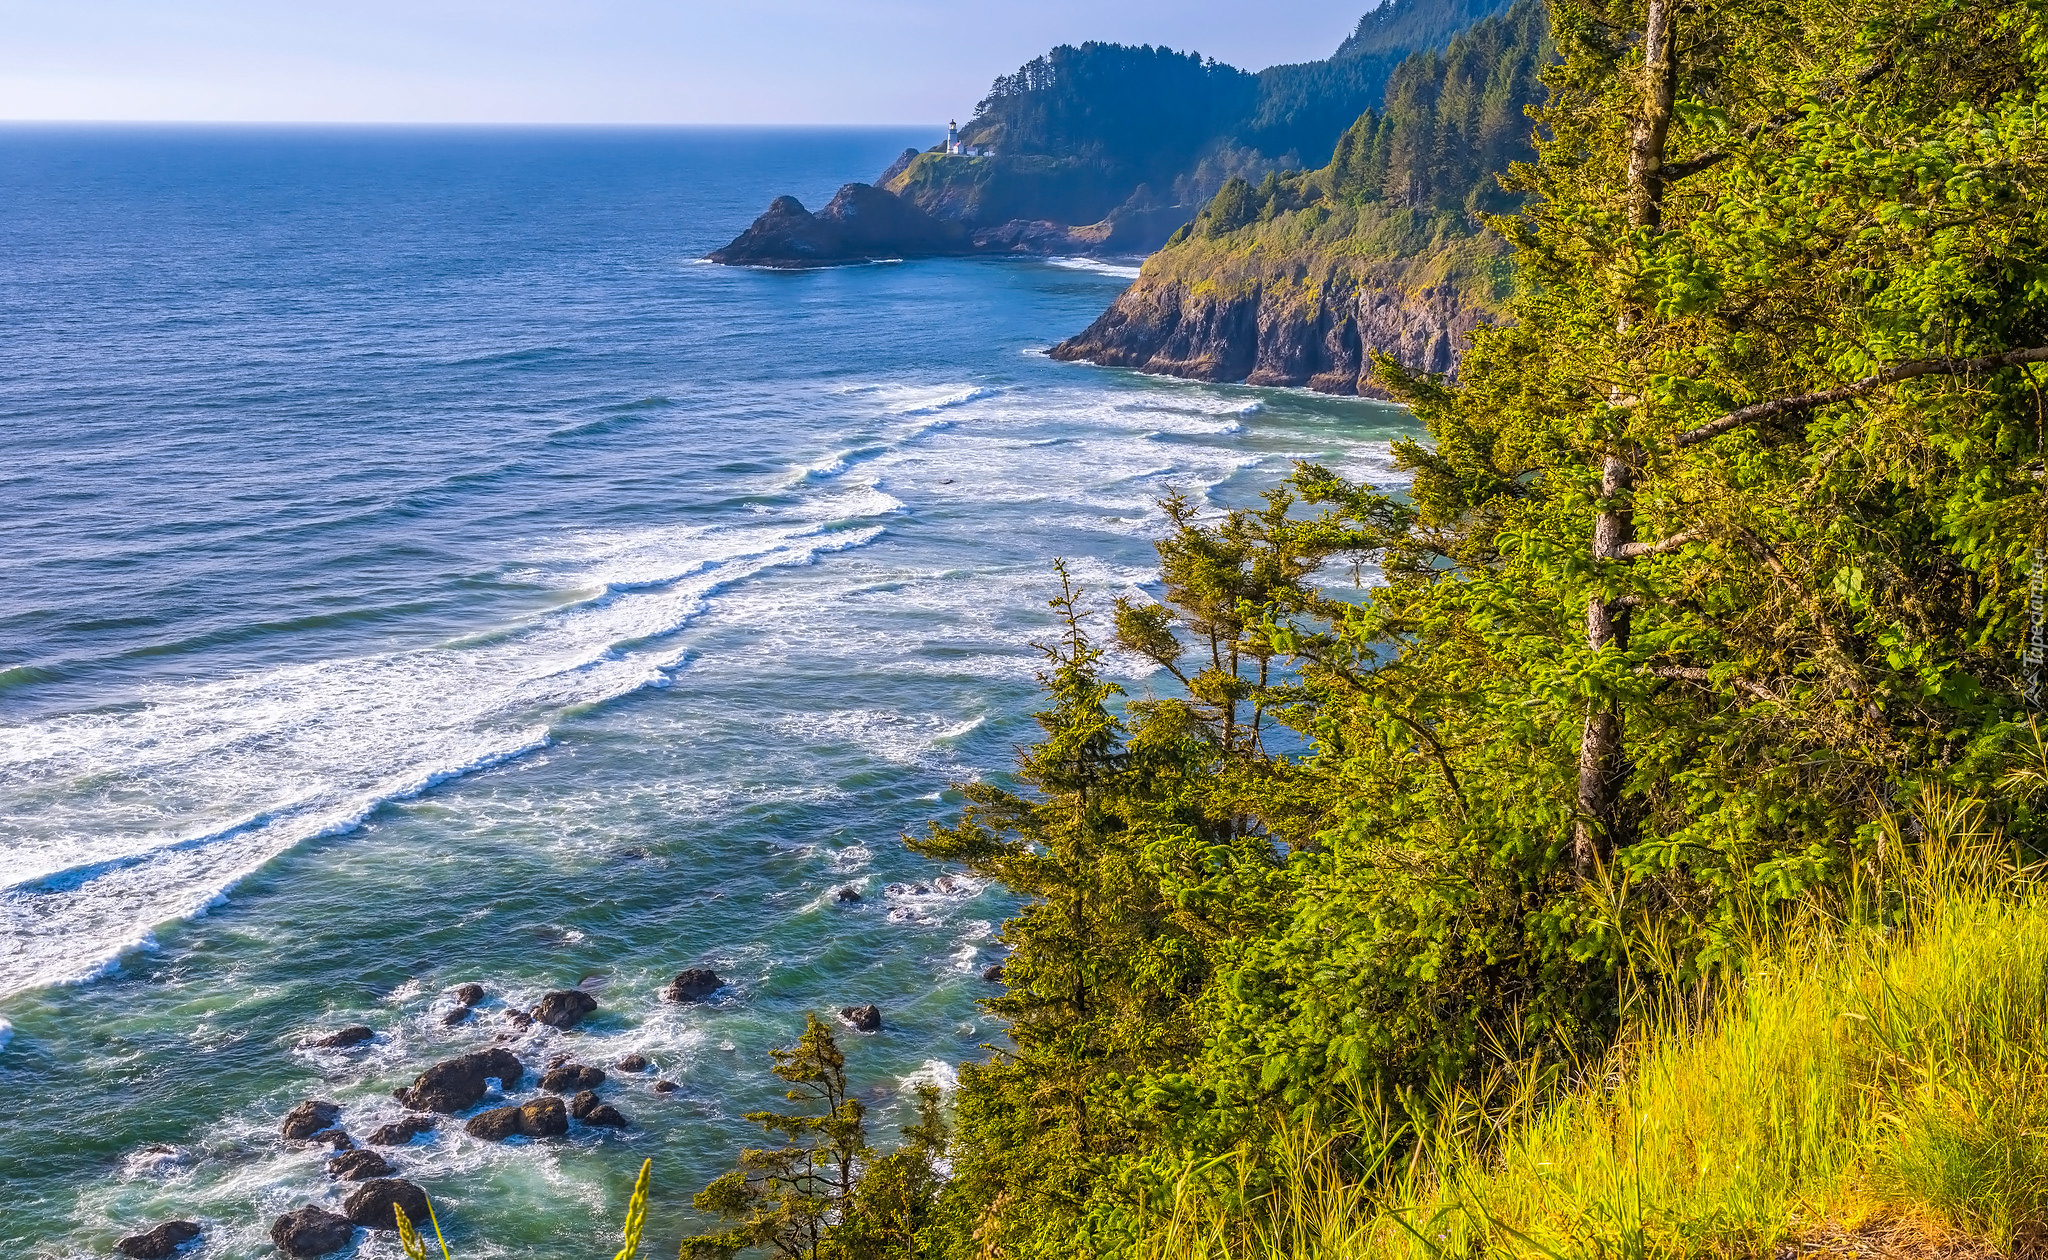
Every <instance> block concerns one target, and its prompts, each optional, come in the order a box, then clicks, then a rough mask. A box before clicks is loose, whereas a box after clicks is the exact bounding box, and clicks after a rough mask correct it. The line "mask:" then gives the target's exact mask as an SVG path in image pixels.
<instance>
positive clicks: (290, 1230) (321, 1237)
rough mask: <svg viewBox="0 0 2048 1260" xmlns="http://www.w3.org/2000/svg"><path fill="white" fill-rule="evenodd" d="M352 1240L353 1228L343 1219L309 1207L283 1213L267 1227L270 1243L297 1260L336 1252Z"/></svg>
mask: <svg viewBox="0 0 2048 1260" xmlns="http://www.w3.org/2000/svg"><path fill="white" fill-rule="evenodd" d="M355 1236H356V1227H355V1226H354V1225H353V1224H351V1223H350V1222H349V1220H348V1218H347V1217H344V1216H336V1215H335V1214H334V1213H332V1212H328V1211H325V1210H323V1209H321V1208H316V1207H311V1206H308V1207H302V1208H300V1209H298V1210H297V1211H295V1212H287V1213H285V1214H284V1215H283V1216H280V1217H278V1218H277V1221H276V1222H275V1223H274V1224H272V1225H271V1227H270V1241H271V1242H273V1243H275V1244H277V1249H278V1250H279V1251H282V1252H283V1253H284V1254H286V1255H288V1256H294V1257H297V1258H298V1260H310V1258H311V1257H313V1256H324V1255H329V1254H331V1253H333V1252H336V1251H340V1250H341V1249H342V1248H343V1247H346V1246H348V1245H349V1243H350V1242H351V1241H352V1240H353V1239H354V1238H355Z"/></svg>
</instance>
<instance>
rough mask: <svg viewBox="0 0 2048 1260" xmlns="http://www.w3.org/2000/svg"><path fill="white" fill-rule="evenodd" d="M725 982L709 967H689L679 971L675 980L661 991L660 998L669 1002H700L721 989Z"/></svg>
mask: <svg viewBox="0 0 2048 1260" xmlns="http://www.w3.org/2000/svg"><path fill="white" fill-rule="evenodd" d="M724 985H725V981H723V980H721V979H719V978H718V973H717V972H715V971H713V970H711V968H709V967H691V968H690V969H689V970H687V971H679V972H677V973H676V978H675V979H674V980H673V981H671V982H670V983H669V986H668V987H667V988H666V989H663V990H662V991H661V996H663V997H664V998H667V999H668V1000H669V1001H671V1002H701V1001H703V1000H704V999H705V998H708V997H710V996H711V995H712V994H714V993H716V992H718V990H719V989H721V988H723V987H724Z"/></svg>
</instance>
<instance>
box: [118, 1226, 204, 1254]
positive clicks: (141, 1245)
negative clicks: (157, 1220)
mask: <svg viewBox="0 0 2048 1260" xmlns="http://www.w3.org/2000/svg"><path fill="white" fill-rule="evenodd" d="M199 1234H200V1229H199V1225H198V1223H197V1222H194V1221H165V1222H164V1223H163V1224H161V1225H159V1226H157V1227H156V1228H155V1229H152V1230H150V1231H148V1232H147V1233H142V1234H130V1235H128V1237H126V1238H123V1239H122V1240H121V1241H120V1242H117V1243H115V1244H114V1250H116V1251H118V1252H120V1253H121V1254H122V1255H124V1256H127V1257H129V1258H130V1260H169V1257H171V1256H175V1255H177V1254H178V1248H180V1247H183V1246H184V1245H185V1244H186V1243H189V1242H191V1241H192V1240H193V1239H195V1238H197V1237H199Z"/></svg>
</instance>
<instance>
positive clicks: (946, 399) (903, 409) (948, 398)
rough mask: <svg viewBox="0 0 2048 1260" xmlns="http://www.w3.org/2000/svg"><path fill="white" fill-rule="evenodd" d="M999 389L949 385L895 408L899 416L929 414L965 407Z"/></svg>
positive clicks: (989, 396)
mask: <svg viewBox="0 0 2048 1260" xmlns="http://www.w3.org/2000/svg"><path fill="white" fill-rule="evenodd" d="M997 392H998V391H996V390H994V389H990V388H988V387H987V386H982V385H966V386H960V387H949V388H948V389H947V390H946V391H945V392H943V393H940V394H938V395H937V396H935V397H928V398H921V399H918V400H916V401H914V402H911V403H907V404H905V405H902V406H898V407H896V408H894V409H893V410H894V411H895V413H896V414H897V415H899V416H929V415H934V414H936V413H938V412H941V411H945V410H947V409H949V408H953V407H964V406H966V405H967V404H968V403H972V402H980V401H981V400H982V399H984V398H994V397H995V396H996V394H997Z"/></svg>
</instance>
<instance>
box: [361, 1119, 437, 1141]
mask: <svg viewBox="0 0 2048 1260" xmlns="http://www.w3.org/2000/svg"><path fill="white" fill-rule="evenodd" d="M436 1127H437V1126H436V1125H435V1122H434V1118H433V1117H432V1116H407V1117H406V1118H405V1119H403V1120H399V1121H395V1122H393V1123H391V1124H387V1125H385V1126H384V1127H383V1128H381V1129H378V1130H377V1131H376V1132H375V1133H372V1134H371V1135H370V1136H369V1138H368V1139H367V1140H368V1141H369V1143H370V1145H372V1146H404V1145H405V1144H406V1143H408V1142H410V1141H412V1140H413V1139H414V1138H416V1137H418V1136H419V1135H420V1134H422V1133H432V1132H433V1131H434V1129H435V1128H436Z"/></svg>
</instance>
